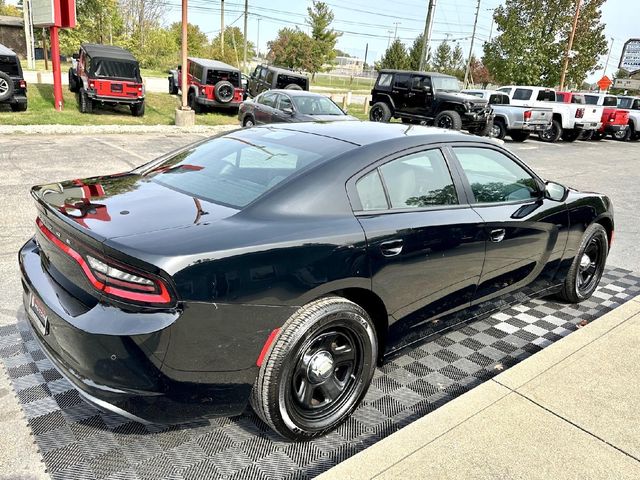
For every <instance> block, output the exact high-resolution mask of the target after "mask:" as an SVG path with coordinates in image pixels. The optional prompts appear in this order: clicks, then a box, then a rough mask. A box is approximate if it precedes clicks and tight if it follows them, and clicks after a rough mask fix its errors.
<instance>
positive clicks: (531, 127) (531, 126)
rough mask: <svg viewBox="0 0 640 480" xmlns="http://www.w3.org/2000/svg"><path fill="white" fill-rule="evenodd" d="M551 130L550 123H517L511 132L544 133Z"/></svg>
mask: <svg viewBox="0 0 640 480" xmlns="http://www.w3.org/2000/svg"><path fill="white" fill-rule="evenodd" d="M547 128H549V124H548V123H526V122H515V123H514V124H513V127H512V128H510V130H524V131H526V132H543V131H544V130H546V129H547Z"/></svg>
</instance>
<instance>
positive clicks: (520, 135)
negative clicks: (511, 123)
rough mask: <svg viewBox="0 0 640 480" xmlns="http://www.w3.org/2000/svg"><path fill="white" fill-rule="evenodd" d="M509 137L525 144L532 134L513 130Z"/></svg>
mask: <svg viewBox="0 0 640 480" xmlns="http://www.w3.org/2000/svg"><path fill="white" fill-rule="evenodd" d="M509 136H510V137H511V140H513V141H514V142H524V141H525V140H527V139H528V138H529V137H530V136H531V133H530V132H525V131H524V130H511V131H510V132H509Z"/></svg>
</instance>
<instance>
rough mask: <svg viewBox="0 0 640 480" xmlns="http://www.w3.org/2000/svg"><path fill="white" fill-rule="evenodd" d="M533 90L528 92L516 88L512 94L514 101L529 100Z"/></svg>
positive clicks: (526, 89) (524, 89)
mask: <svg viewBox="0 0 640 480" xmlns="http://www.w3.org/2000/svg"><path fill="white" fill-rule="evenodd" d="M532 93H533V90H529V89H528V88H516V91H515V92H513V99H514V100H530V99H531V94H532Z"/></svg>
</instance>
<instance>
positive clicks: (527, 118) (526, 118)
mask: <svg viewBox="0 0 640 480" xmlns="http://www.w3.org/2000/svg"><path fill="white" fill-rule="evenodd" d="M532 113H533V112H532V111H531V110H527V111H525V112H524V121H525V122H526V121H528V120H531V114H532Z"/></svg>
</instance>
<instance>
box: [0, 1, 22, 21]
mask: <svg viewBox="0 0 640 480" xmlns="http://www.w3.org/2000/svg"><path fill="white" fill-rule="evenodd" d="M0 15H6V16H8V17H21V16H22V11H21V10H20V9H19V8H18V7H16V6H15V5H9V4H8V3H7V2H6V0H0Z"/></svg>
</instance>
